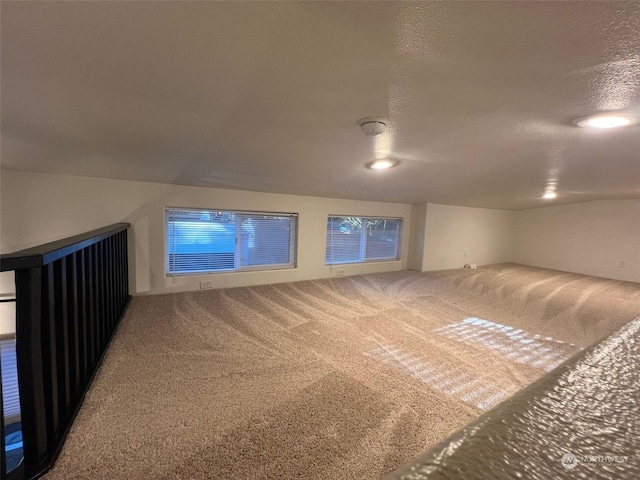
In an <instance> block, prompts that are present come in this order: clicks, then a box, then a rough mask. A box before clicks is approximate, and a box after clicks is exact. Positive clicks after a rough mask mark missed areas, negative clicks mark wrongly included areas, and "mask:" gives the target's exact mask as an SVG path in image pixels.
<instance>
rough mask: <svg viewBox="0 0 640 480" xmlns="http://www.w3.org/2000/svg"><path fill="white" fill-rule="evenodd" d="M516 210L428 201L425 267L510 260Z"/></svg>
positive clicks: (513, 248) (513, 246)
mask: <svg viewBox="0 0 640 480" xmlns="http://www.w3.org/2000/svg"><path fill="white" fill-rule="evenodd" d="M516 215H517V213H516V212H513V211H509V210H490V209H486V208H470V207H454V206H450V205H438V204H434V203H429V204H427V208H426V219H425V237H424V252H423V261H422V271H431V270H446V269H450V268H461V267H463V266H464V264H466V263H475V264H476V265H489V264H492V263H503V262H511V261H513V258H514V256H515V244H514V241H515V226H516Z"/></svg>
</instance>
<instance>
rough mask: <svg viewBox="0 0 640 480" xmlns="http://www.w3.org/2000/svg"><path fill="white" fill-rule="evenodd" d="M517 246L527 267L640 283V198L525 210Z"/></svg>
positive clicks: (519, 257)
mask: <svg viewBox="0 0 640 480" xmlns="http://www.w3.org/2000/svg"><path fill="white" fill-rule="evenodd" d="M516 245H517V249H516V257H515V260H516V261H517V262H518V263H522V264H524V265H532V266H535V267H544V268H552V269H556V270H564V271H568V272H576V273H582V274H585V275H595V276H598V277H605V278H613V279H617V280H627V281H632V282H640V200H603V201H596V202H586V203H577V204H572V205H561V206H557V207H547V208H539V209H534V210H524V211H520V212H518V221H517V227H516ZM620 262H624V268H620V267H619V264H620Z"/></svg>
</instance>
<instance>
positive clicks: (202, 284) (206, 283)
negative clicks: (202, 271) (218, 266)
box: [200, 280, 213, 290]
mask: <svg viewBox="0 0 640 480" xmlns="http://www.w3.org/2000/svg"><path fill="white" fill-rule="evenodd" d="M205 288H213V280H205V281H203V282H200V289H201V290H204V289H205Z"/></svg>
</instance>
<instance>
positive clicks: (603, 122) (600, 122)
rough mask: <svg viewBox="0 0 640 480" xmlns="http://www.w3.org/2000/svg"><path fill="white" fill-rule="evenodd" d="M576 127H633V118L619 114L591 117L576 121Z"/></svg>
mask: <svg viewBox="0 0 640 480" xmlns="http://www.w3.org/2000/svg"><path fill="white" fill-rule="evenodd" d="M575 123H576V125H578V126H579V127H583V128H588V127H591V128H618V127H626V126H627V125H631V124H632V123H634V122H633V118H632V117H630V116H628V115H623V114H619V113H606V114H598V115H591V116H590V117H585V118H580V119H578V120H576V122H575Z"/></svg>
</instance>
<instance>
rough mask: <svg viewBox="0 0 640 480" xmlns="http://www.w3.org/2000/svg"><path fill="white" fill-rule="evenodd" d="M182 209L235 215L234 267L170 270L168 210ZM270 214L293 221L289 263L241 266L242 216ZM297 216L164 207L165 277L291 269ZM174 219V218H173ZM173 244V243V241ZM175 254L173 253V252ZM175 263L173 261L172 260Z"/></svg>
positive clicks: (294, 258) (295, 261)
mask: <svg viewBox="0 0 640 480" xmlns="http://www.w3.org/2000/svg"><path fill="white" fill-rule="evenodd" d="M176 210H177V211H184V212H208V213H217V214H222V213H233V214H234V215H235V216H236V219H235V248H234V251H233V253H234V267H233V268H224V269H222V268H221V269H217V270H202V271H193V272H179V271H172V270H171V269H170V267H171V260H170V255H171V252H169V238H168V233H169V221H170V211H176ZM248 215H249V216H250V215H255V216H270V217H290V218H291V221H292V222H293V226H292V228H291V237H290V241H291V247H290V255H291V258H290V261H289V263H278V264H265V265H248V266H242V265H241V261H242V225H241V224H242V222H241V220H240V219H241V218H242V216H248ZM298 218H299V214H298V213H296V212H267V211H256V210H235V209H218V208H209V207H170V206H165V207H164V223H163V226H164V271H165V276H166V277H176V276H197V275H217V274H224V273H239V272H252V271H253V272H255V271H266V270H292V269H296V268H298V223H299V222H298ZM174 221H175V220H174ZM174 245H175V243H174ZM174 255H175V253H174ZM174 265H175V261H174Z"/></svg>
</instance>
